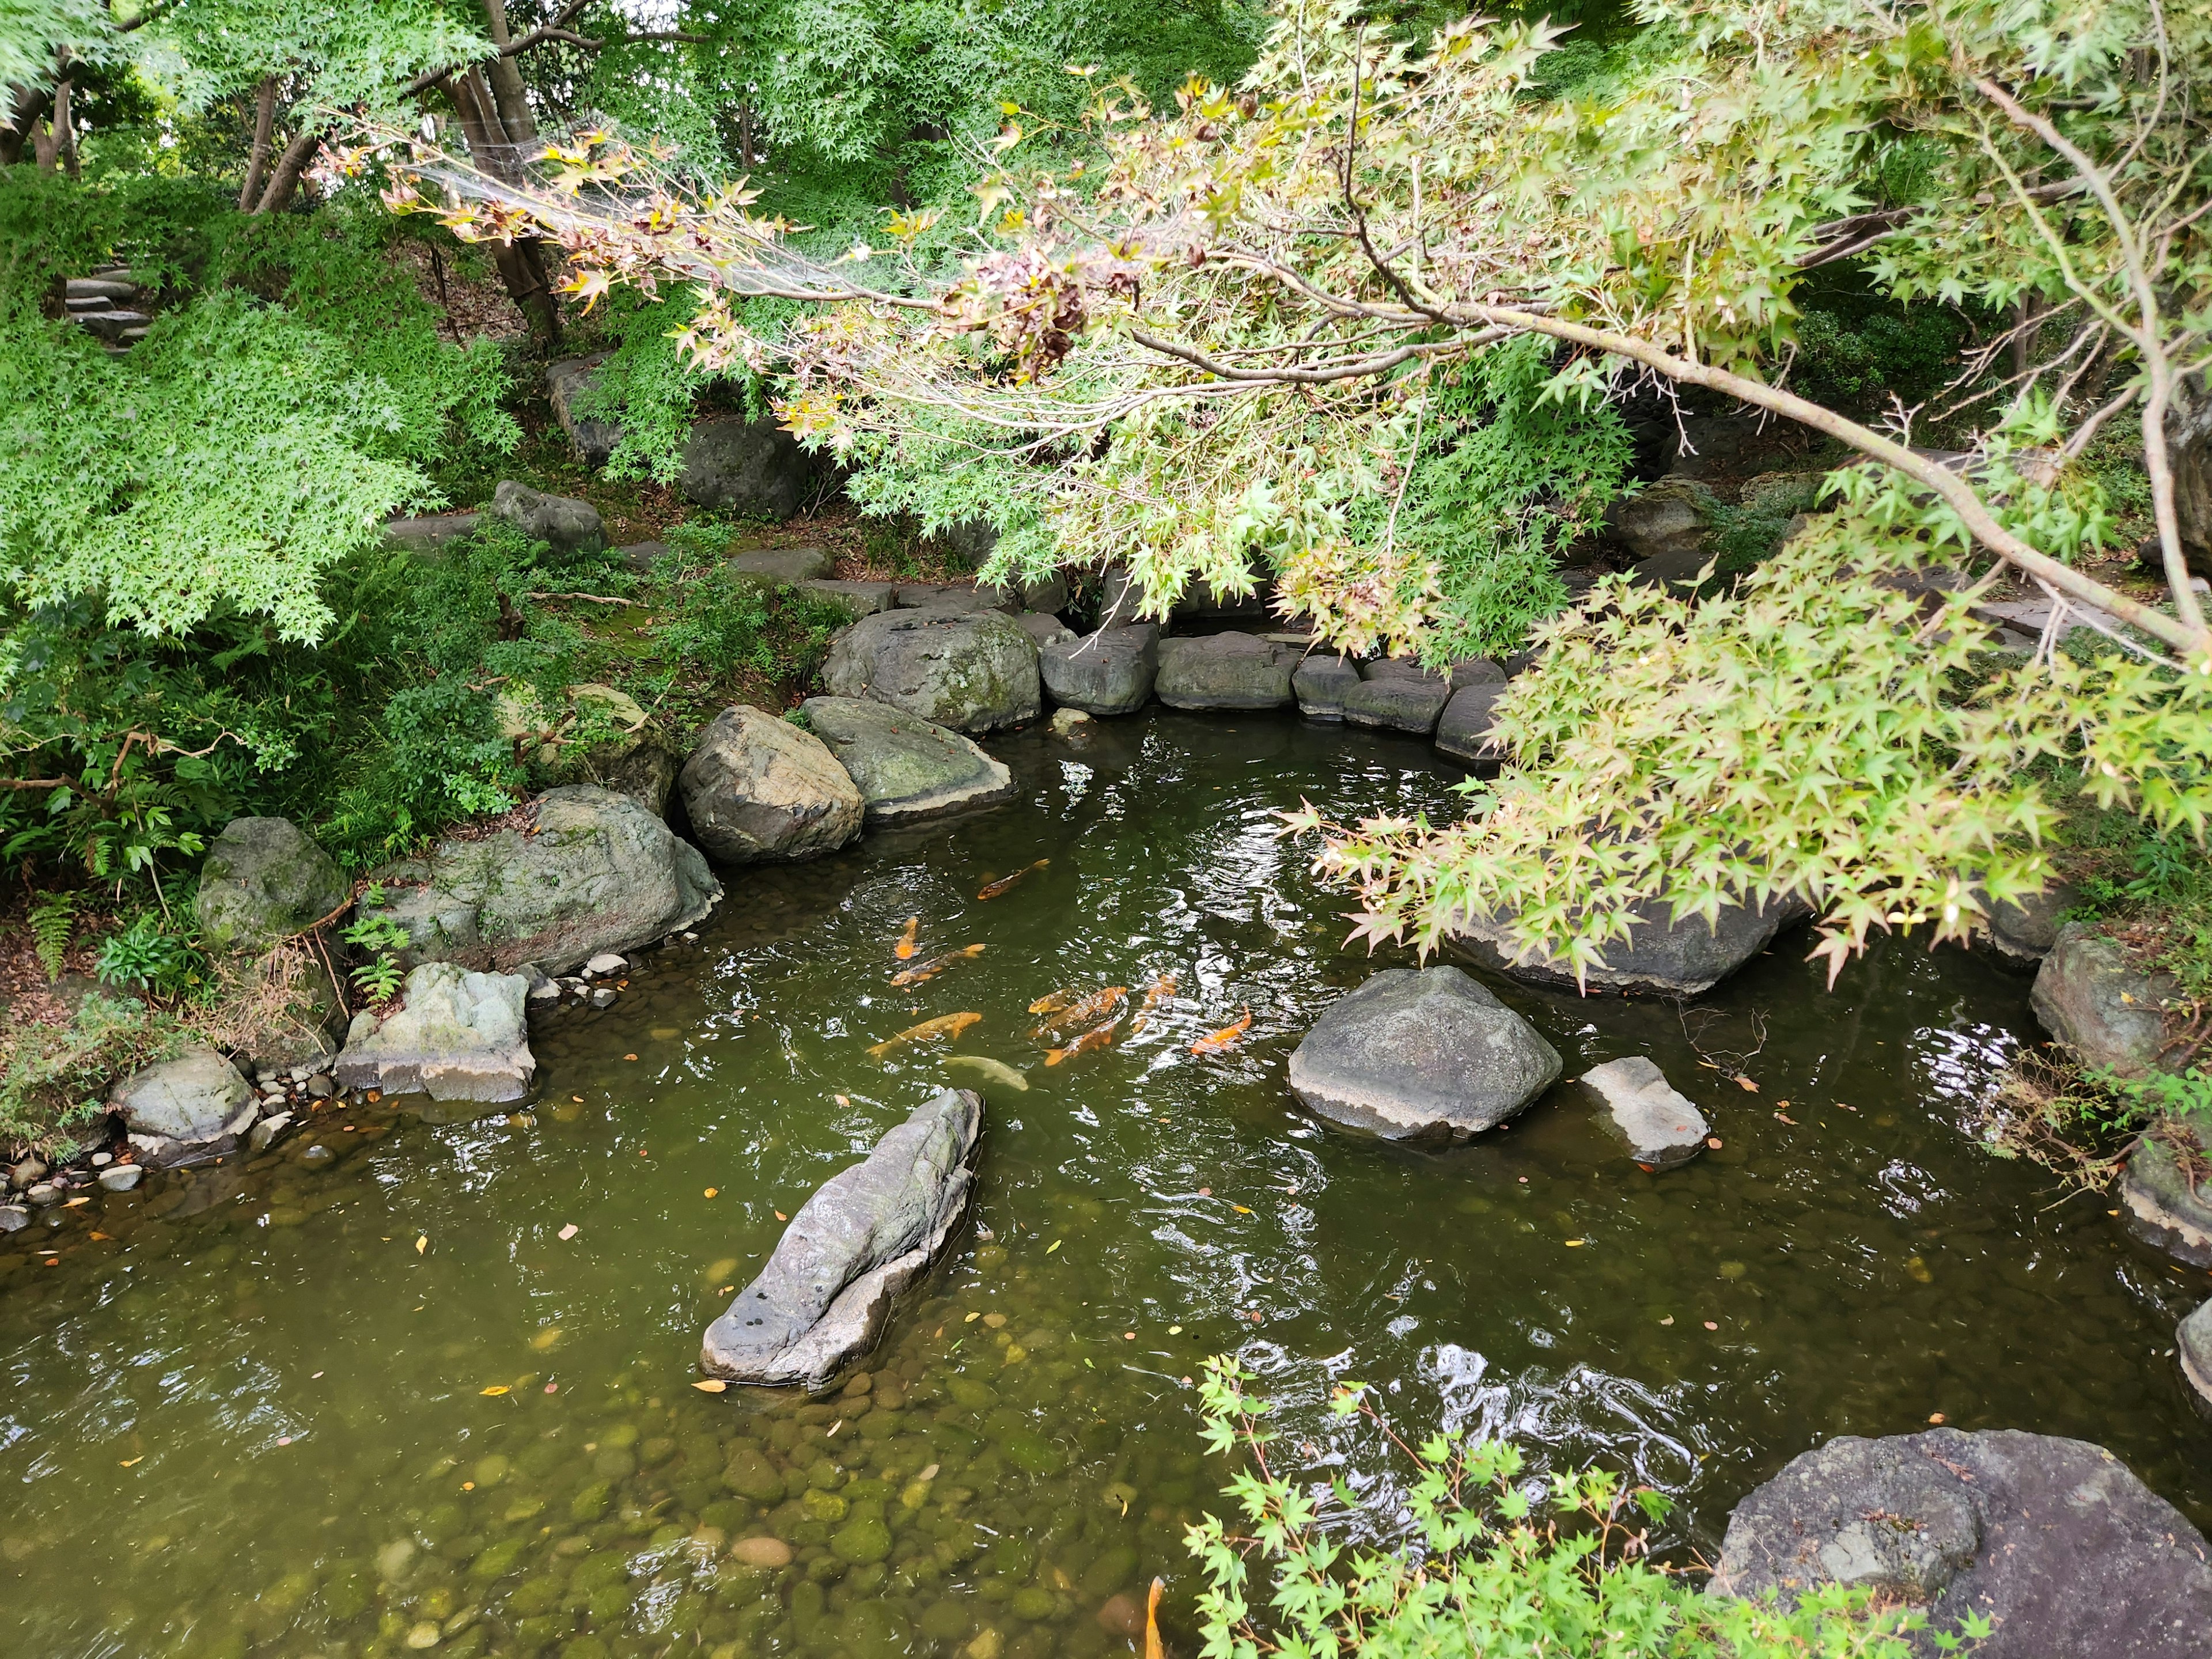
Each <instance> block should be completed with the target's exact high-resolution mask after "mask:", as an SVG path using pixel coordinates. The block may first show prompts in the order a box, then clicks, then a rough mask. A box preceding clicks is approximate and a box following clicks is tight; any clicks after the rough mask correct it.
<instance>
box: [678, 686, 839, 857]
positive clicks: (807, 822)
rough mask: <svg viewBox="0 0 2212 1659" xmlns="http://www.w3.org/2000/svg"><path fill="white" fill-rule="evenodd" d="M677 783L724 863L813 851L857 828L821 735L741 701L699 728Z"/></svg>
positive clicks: (695, 823)
mask: <svg viewBox="0 0 2212 1659" xmlns="http://www.w3.org/2000/svg"><path fill="white" fill-rule="evenodd" d="M677 787H678V788H680V789H681V790H683V792H684V811H686V812H687V813H689V814H690V818H691V830H692V834H693V835H694V836H696V838H697V840H698V842H699V844H700V846H702V847H703V848H706V849H707V854H708V857H710V858H713V859H715V860H719V861H720V862H721V863H723V864H763V863H778V864H784V863H791V862H793V861H795V860H799V859H811V858H818V857H820V856H821V855H822V854H824V853H828V852H831V851H834V850H835V849H836V848H840V847H842V846H843V845H844V844H845V843H846V842H848V841H850V840H852V839H853V837H854V836H857V835H859V834H860V820H861V817H862V814H863V812H864V811H865V804H864V803H863V802H862V800H861V799H860V790H859V788H858V787H856V786H855V785H854V782H853V780H852V778H851V777H850V776H849V775H848V774H847V773H846V770H845V769H844V768H843V767H842V766H840V765H839V764H838V763H837V757H836V756H835V755H833V754H831V753H830V752H829V750H828V749H827V748H826V747H825V746H824V745H823V742H822V739H821V738H817V737H816V736H814V735H813V734H812V733H811V732H802V731H801V730H799V727H798V726H794V725H793V724H792V723H791V722H790V721H789V720H779V719H778V718H777V717H776V716H775V715H774V714H768V713H766V712H764V711H763V710H761V709H758V708H749V707H748V706H746V705H745V704H744V703H732V705H731V706H730V707H729V708H725V709H724V710H723V711H722V712H721V713H720V714H717V715H716V716H715V717H714V722H713V724H711V725H710V726H708V727H707V729H706V730H705V731H704V732H701V733H700V734H699V742H698V746H697V747H696V748H695V749H693V750H692V751H691V756H690V759H688V760H686V761H685V762H684V770H683V772H682V773H681V775H679V776H678V779H677Z"/></svg>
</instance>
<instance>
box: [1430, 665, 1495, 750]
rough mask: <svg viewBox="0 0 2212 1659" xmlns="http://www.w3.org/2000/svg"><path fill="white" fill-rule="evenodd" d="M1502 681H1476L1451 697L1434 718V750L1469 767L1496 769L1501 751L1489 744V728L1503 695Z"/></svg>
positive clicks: (1491, 743) (1490, 742)
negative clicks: (1435, 746) (1435, 743)
mask: <svg viewBox="0 0 2212 1659" xmlns="http://www.w3.org/2000/svg"><path fill="white" fill-rule="evenodd" d="M1505 687H1506V682H1505V681H1504V680H1503V679H1498V680H1476V681H1474V682H1473V683H1471V684H1467V685H1463V686H1462V687H1461V688H1460V689H1459V690H1456V691H1455V692H1453V693H1452V694H1451V701H1450V702H1447V703H1446V704H1445V705H1444V709H1443V714H1439V715H1438V716H1437V752H1438V753H1439V754H1445V755H1449V756H1450V757H1452V758H1453V759H1454V760H1456V761H1464V762H1466V763H1467V764H1468V765H1469V766H1496V765H1497V764H1498V763H1500V762H1501V761H1503V760H1504V758H1505V751H1504V749H1502V748H1501V747H1499V746H1498V744H1496V743H1494V742H1493V741H1492V739H1491V736H1490V727H1491V725H1492V722H1493V721H1494V720H1496V719H1497V718H1498V702H1499V701H1500V700H1501V699H1502V698H1503V697H1504V696H1505Z"/></svg>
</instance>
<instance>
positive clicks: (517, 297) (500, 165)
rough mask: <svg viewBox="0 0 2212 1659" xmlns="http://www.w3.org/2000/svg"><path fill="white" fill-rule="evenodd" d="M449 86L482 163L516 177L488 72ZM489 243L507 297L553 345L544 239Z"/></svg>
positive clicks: (555, 317)
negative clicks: (486, 76)
mask: <svg viewBox="0 0 2212 1659" xmlns="http://www.w3.org/2000/svg"><path fill="white" fill-rule="evenodd" d="M447 91H448V94H449V95H450V96H451V97H452V99H453V111H454V113H455V114H457V115H458V116H459V118H460V123H461V132H462V135H463V137H465V138H467V140H468V143H469V151H470V154H471V155H473V156H474V157H475V158H476V162H477V166H478V167H482V168H483V170H484V171H485V172H486V173H489V174H491V176H492V177H493V178H495V179H507V180H508V181H510V182H512V181H513V180H514V179H518V178H519V177H520V167H518V166H517V165H516V161H515V156H516V150H515V147H514V146H513V144H511V143H508V142H507V128H506V126H505V125H504V124H503V123H502V122H501V120H500V117H499V111H498V108H497V107H496V106H495V104H494V103H493V101H492V97H491V88H489V87H488V86H486V85H485V84H484V78H483V76H482V75H481V74H479V73H477V71H476V70H473V69H471V70H468V71H467V72H466V73H465V74H461V75H456V76H453V79H452V81H451V82H449V83H448V88H447ZM486 246H489V249H490V251H491V262H492V264H493V266H494V267H495V269H496V270H498V271H499V280H500V282H501V284H502V285H503V286H504V287H505V288H506V289H507V298H508V299H510V300H512V301H514V303H515V307H516V308H517V309H519V310H520V312H521V313H522V314H523V316H524V318H525V319H526V320H527V321H528V322H529V324H530V331H531V332H532V334H534V335H536V336H537V337H538V338H539V339H540V340H541V341H544V343H547V344H549V345H550V344H551V343H553V342H554V341H556V340H557V339H559V338H560V337H561V308H560V307H559V305H558V304H557V303H556V301H555V300H554V298H553V287H552V284H551V283H550V282H548V281H547V280H546V273H545V266H544V259H543V258H542V257H541V255H540V252H539V247H538V243H537V242H535V241H531V240H524V241H502V242H491V243H489V244H487V245H486Z"/></svg>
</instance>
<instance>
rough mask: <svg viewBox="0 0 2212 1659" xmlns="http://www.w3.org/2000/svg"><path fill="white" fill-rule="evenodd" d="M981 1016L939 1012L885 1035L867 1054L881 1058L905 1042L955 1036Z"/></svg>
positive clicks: (875, 1058) (874, 1058)
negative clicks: (893, 1033) (935, 1015)
mask: <svg viewBox="0 0 2212 1659" xmlns="http://www.w3.org/2000/svg"><path fill="white" fill-rule="evenodd" d="M981 1018H983V1016H982V1015H981V1014H940V1015H939V1016H938V1017H937V1018H935V1019H925V1020H924V1021H922V1022H921V1024H919V1025H909V1026H908V1027H907V1029H906V1030H903V1031H901V1032H900V1033H899V1034H898V1035H897V1036H890V1037H885V1038H884V1040H883V1041H882V1042H878V1044H876V1046H875V1047H874V1048H871V1049H869V1050H868V1056H869V1058H870V1059H872V1060H881V1059H882V1058H883V1057H884V1055H885V1054H889V1053H890V1051H891V1050H892V1049H894V1048H898V1047H900V1046H902V1044H905V1043H908V1042H928V1041H929V1040H930V1039H931V1038H932V1037H957V1036H959V1035H960V1034H961V1033H962V1032H963V1031H964V1030H967V1029H968V1028H969V1026H970V1025H973V1024H975V1022H976V1021H977V1020H979V1019H981Z"/></svg>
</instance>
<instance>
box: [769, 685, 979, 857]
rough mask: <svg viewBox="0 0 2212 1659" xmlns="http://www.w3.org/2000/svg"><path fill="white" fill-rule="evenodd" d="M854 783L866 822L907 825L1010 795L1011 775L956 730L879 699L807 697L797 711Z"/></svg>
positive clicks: (808, 728)
mask: <svg viewBox="0 0 2212 1659" xmlns="http://www.w3.org/2000/svg"><path fill="white" fill-rule="evenodd" d="M799 713H800V714H802V715H803V716H805V720H806V728H807V730H808V731H810V732H813V733H814V735H815V736H816V737H817V738H821V739H822V741H823V744H825V745H826V746H827V747H828V748H829V752H830V753H831V754H832V755H834V756H836V757H837V763H838V764H839V765H840V766H842V767H843V768H844V769H845V770H846V772H847V774H848V775H849V776H850V777H851V778H852V780H853V781H854V783H855V784H856V785H858V786H859V787H860V799H862V800H863V801H864V802H865V803H866V821H867V823H869V824H871V825H875V824H884V823H912V822H913V821H915V819H918V818H928V817H938V816H939V815H940V814H943V813H946V812H959V811H966V810H968V809H969V808H970V807H976V806H994V805H997V804H998V803H999V802H1000V801H1006V800H1012V799H1013V797H1014V777H1013V774H1012V773H1011V772H1009V771H1008V770H1007V769H1006V767H1005V766H1004V765H1003V764H1002V763H1000V762H998V761H995V760H994V759H992V758H991V757H990V756H988V755H987V754H985V753H984V752H983V751H982V750H981V749H978V748H977V747H976V746H975V744H972V743H970V742H969V741H968V739H967V738H963V737H962V736H961V735H960V734H959V733H958V732H948V731H946V730H945V728H944V727H943V726H933V725H932V724H931V723H930V722H929V721H927V720H922V719H920V718H918V717H917V716H915V715H913V714H905V713H902V711H900V710H898V709H896V708H891V707H890V705H888V704H886V703H880V702H869V701H867V700H866V699H863V698H858V697H809V698H808V699H807V700H806V702H805V703H804V704H803V705H802V706H801V707H800V708H799Z"/></svg>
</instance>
